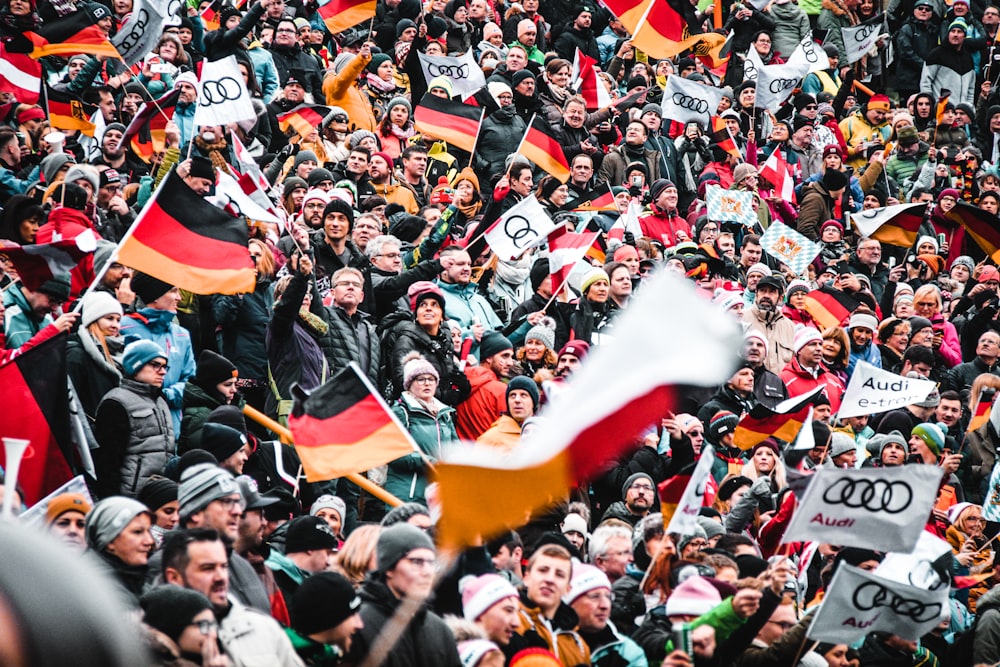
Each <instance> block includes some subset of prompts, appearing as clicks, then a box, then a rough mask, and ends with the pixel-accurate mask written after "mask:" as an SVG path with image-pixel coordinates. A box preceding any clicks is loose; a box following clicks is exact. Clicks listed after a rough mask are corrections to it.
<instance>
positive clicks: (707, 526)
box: [695, 516, 726, 540]
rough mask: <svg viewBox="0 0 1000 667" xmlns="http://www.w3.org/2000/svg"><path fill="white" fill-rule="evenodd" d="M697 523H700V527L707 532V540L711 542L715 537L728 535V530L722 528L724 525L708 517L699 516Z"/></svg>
mask: <svg viewBox="0 0 1000 667" xmlns="http://www.w3.org/2000/svg"><path fill="white" fill-rule="evenodd" d="M695 521H697V522H698V526H699V527H700V528H701V529H702V530H703V531H705V539H707V540H710V539H712V538H713V537H719V536H720V535H725V534H726V529H725V528H723V527H722V524H721V523H719V522H718V521H716V520H715V519H712V518H710V517H707V516H699V517H698V518H697V519H695Z"/></svg>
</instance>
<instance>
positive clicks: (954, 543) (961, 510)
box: [945, 503, 993, 613]
mask: <svg viewBox="0 0 1000 667" xmlns="http://www.w3.org/2000/svg"><path fill="white" fill-rule="evenodd" d="M948 522H949V523H950V524H951V525H950V526H948V530H947V532H946V533H945V539H947V540H948V544H950V545H951V551H952V553H953V554H954V556H955V561H956V562H957V563H958V566H959V567H960V568H962V569H965V570H966V572H964V573H963V572H958V573H957V574H969V575H973V576H974V575H977V574H981V573H982V572H985V571H986V570H988V569H990V566H991V565H992V564H993V549H991V548H990V549H987V548H984V547H986V545H987V544H988V543H989V539H988V538H987V537H986V536H985V535H984V534H983V527H984V526H985V525H986V521H985V520H984V519H983V508H982V507H980V506H979V505H974V504H972V503H957V504H955V505H952V506H951V507H950V508H949V509H948ZM989 581H990V580H989V579H987V580H986V581H981V582H979V583H978V584H976V585H975V586H973V587H972V588H970V589H969V593H968V594H969V605H968V606H969V611H971V612H972V613H976V601H977V600H978V599H979V598H980V597H981V596H982V595H983V594H984V593H985V592H986V591H988V590H989Z"/></svg>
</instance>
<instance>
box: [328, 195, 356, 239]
mask: <svg viewBox="0 0 1000 667" xmlns="http://www.w3.org/2000/svg"><path fill="white" fill-rule="evenodd" d="M331 213H343V214H344V217H345V218H347V227H348V232H349V231H350V230H351V229H352V228H353V227H354V209H353V208H351V205H350V204H348V203H347V202H346V201H344V200H343V199H340V198H339V197H334V198H332V199H331V200H330V201H329V202H327V204H326V207H325V208H324V209H323V219H324V220H325V219H326V216H328V215H330V214H331Z"/></svg>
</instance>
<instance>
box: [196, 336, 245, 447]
mask: <svg viewBox="0 0 1000 667" xmlns="http://www.w3.org/2000/svg"><path fill="white" fill-rule="evenodd" d="M234 377H239V371H238V370H236V366H235V365H234V364H233V362H231V361H229V359H226V358H225V357H224V356H222V355H221V354H219V353H218V352H213V351H212V350H208V349H206V350H202V351H201V354H200V355H198V368H197V370H196V371H195V374H194V378H195V380H197V381H198V384H200V385H201V386H202V387H204V388H206V389H207V388H212V389H214V388H215V385H217V384H221V383H223V382H225V381H226V380H230V379H232V378H234ZM220 460H221V459H220Z"/></svg>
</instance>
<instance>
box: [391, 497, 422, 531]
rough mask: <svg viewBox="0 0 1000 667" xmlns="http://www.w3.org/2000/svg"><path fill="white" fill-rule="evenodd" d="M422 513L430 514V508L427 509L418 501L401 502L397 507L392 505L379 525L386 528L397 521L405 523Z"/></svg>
mask: <svg viewBox="0 0 1000 667" xmlns="http://www.w3.org/2000/svg"><path fill="white" fill-rule="evenodd" d="M418 515H423V516H427V517H429V516H430V510H428V509H427V506H426V505H421V504H420V503H403V504H402V505H400V506H398V507H393V508H392V509H391V510H389V511H388V512H387V513H386V515H385V516H384V517H382V521H381V522H380V525H381V526H382V527H383V528H388V527H389V526H395V525H396V524H397V523H406V522H407V521H409V520H410V519H412V518H413V517H415V516H418Z"/></svg>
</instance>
